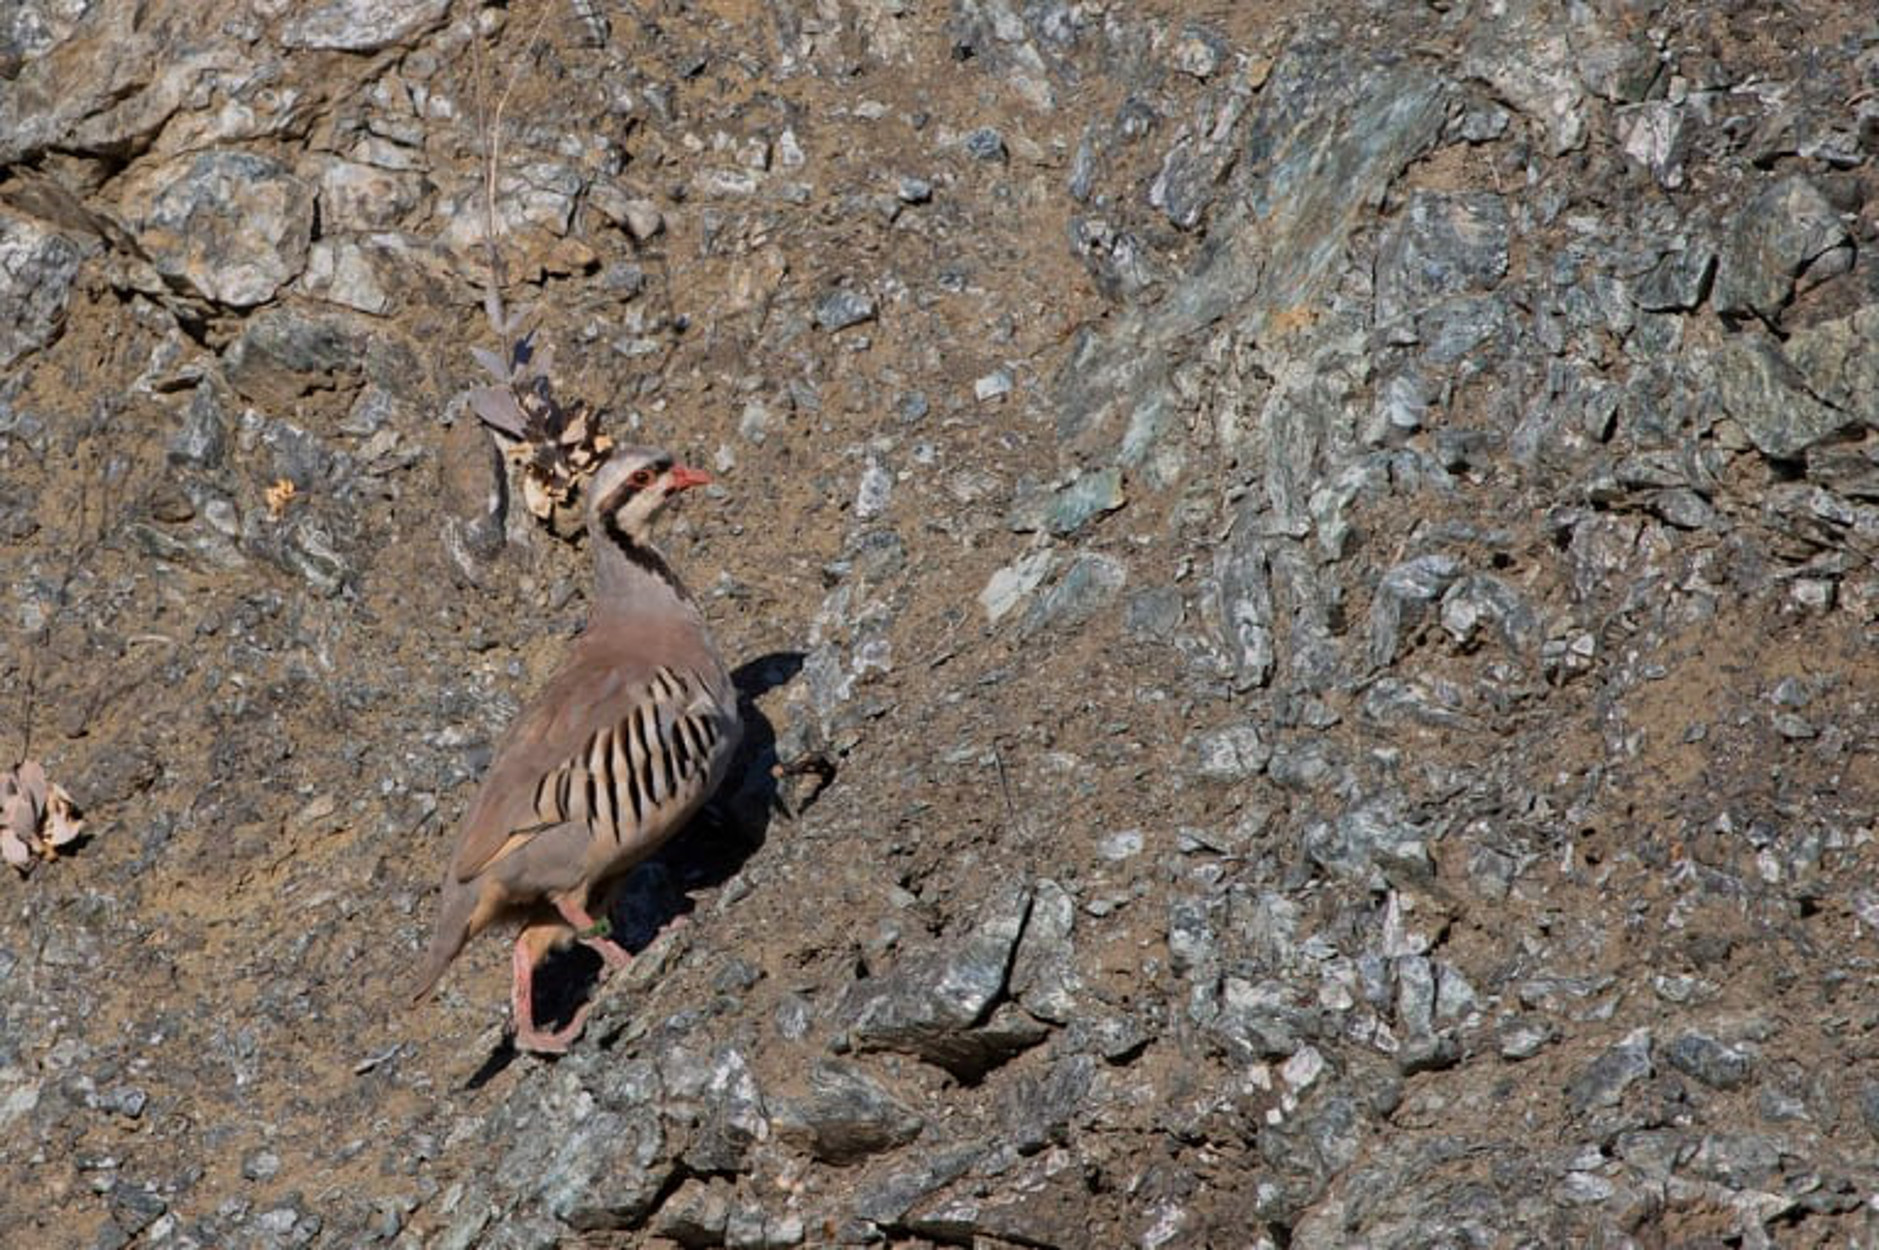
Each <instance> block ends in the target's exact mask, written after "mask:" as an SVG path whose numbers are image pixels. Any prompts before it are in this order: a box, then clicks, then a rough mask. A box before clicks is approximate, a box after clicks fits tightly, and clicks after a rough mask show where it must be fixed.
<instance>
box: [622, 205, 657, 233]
mask: <svg viewBox="0 0 1879 1250" xmlns="http://www.w3.org/2000/svg"><path fill="white" fill-rule="evenodd" d="M621 215H622V217H623V219H624V220H625V222H626V230H627V233H628V234H630V235H632V236H633V239H634V241H635V242H637V243H644V242H646V240H648V239H650V238H653V237H654V236H655V235H657V234H659V233H660V232H661V231H663V230H664V229H665V214H663V213H661V212H660V211H659V208H658V206H657V205H655V204H654V203H653V202H652V201H651V200H628V201H627V202H626V203H625V204H624V205H623V206H622V212H621Z"/></svg>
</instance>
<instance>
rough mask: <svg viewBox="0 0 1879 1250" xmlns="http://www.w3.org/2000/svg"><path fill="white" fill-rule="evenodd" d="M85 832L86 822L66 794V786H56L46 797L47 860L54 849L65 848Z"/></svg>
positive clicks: (76, 805) (45, 836)
mask: <svg viewBox="0 0 1879 1250" xmlns="http://www.w3.org/2000/svg"><path fill="white" fill-rule="evenodd" d="M84 831H85V820H84V817H82V816H81V815H79V811H78V804H76V803H74V802H72V796H71V795H70V794H68V793H66V790H65V787H64V786H61V785H56V784H55V785H54V786H53V787H52V789H51V791H50V793H48V794H47V795H46V828H45V832H44V835H43V841H44V842H45V844H46V856H47V858H51V855H52V851H53V850H54V848H57V847H61V846H64V845H65V844H66V843H68V842H70V841H72V839H74V838H76V837H77V836H78V835H79V834H81V833H83V832H84Z"/></svg>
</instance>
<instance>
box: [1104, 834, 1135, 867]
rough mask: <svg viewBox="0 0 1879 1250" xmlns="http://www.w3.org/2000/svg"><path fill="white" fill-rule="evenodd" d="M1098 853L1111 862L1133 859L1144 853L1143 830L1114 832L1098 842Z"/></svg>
mask: <svg viewBox="0 0 1879 1250" xmlns="http://www.w3.org/2000/svg"><path fill="white" fill-rule="evenodd" d="M1096 853H1097V854H1098V855H1100V856H1102V857H1103V858H1104V859H1106V860H1109V861H1110V862H1111V863H1120V862H1121V861H1122V860H1125V859H1133V858H1134V857H1135V856H1137V855H1140V854H1141V853H1142V831H1141V830H1140V829H1125V830H1123V831H1122V832H1121V833H1112V834H1110V835H1109V836H1108V837H1106V838H1104V839H1103V840H1102V842H1101V843H1100V844H1098V846H1097V848H1096Z"/></svg>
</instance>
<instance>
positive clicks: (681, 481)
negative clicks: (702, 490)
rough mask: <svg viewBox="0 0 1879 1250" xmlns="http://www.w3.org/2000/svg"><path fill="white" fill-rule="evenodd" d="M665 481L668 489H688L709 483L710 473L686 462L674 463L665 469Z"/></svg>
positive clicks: (674, 490) (675, 490)
mask: <svg viewBox="0 0 1879 1250" xmlns="http://www.w3.org/2000/svg"><path fill="white" fill-rule="evenodd" d="M666 483H667V485H666V489H667V490H669V491H673V492H677V491H682V490H690V489H691V488H692V487H694V486H709V485H711V475H710V474H709V473H706V472H705V471H704V470H703V469H694V468H692V467H691V466H690V465H688V464H675V465H673V466H672V467H671V468H670V469H668V470H666Z"/></svg>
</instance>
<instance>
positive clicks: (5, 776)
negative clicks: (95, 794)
mask: <svg viewBox="0 0 1879 1250" xmlns="http://www.w3.org/2000/svg"><path fill="white" fill-rule="evenodd" d="M84 829H85V822H84V819H83V818H82V817H81V816H80V815H79V812H78V805H77V804H76V803H74V802H72V796H71V795H70V794H68V793H66V789H65V787H64V786H62V785H59V784H58V783H56V782H51V781H48V780H47V778H46V770H45V768H44V767H43V766H42V765H41V764H40V763H39V761H38V760H26V761H24V762H22V763H21V764H20V766H19V767H18V768H14V769H10V770H8V771H7V772H4V773H0V859H3V860H5V861H6V862H7V863H9V864H11V865H13V867H15V868H17V869H19V871H20V873H21V874H22V875H24V874H26V873H28V872H31V871H32V869H33V864H34V862H35V859H36V858H37V859H54V858H56V857H57V856H58V853H59V848H60V847H62V846H65V845H67V844H68V843H70V842H71V841H73V840H74V839H75V838H77V837H78V835H79V834H80V833H83V832H84Z"/></svg>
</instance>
